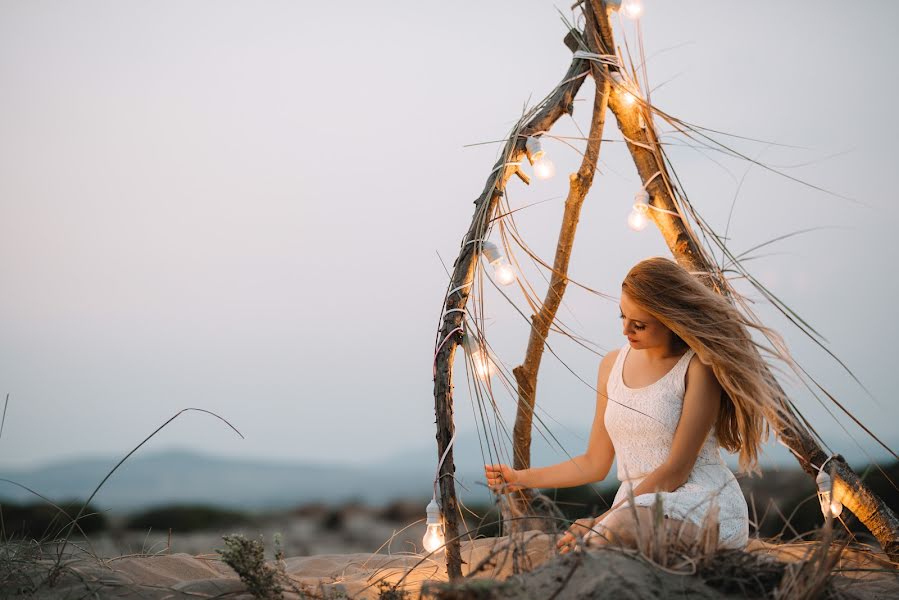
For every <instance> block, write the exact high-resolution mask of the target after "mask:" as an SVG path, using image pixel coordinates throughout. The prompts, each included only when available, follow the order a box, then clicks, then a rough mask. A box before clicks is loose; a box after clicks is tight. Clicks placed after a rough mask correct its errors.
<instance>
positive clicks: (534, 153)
mask: <svg viewBox="0 0 899 600" xmlns="http://www.w3.org/2000/svg"><path fill="white" fill-rule="evenodd" d="M524 149H525V151H526V152H527V155H528V160H529V161H531V165H532V166H533V167H534V175H536V176H537V178H538V179H549V178H550V177H552V176H553V175H555V174H556V165H554V164H553V161H551V160H549V158H548V157H547V156H546V150H544V149H543V145H542V144H541V143H540V138H538V137H533V136H528V138H527V139H526V140H525V142H524Z"/></svg>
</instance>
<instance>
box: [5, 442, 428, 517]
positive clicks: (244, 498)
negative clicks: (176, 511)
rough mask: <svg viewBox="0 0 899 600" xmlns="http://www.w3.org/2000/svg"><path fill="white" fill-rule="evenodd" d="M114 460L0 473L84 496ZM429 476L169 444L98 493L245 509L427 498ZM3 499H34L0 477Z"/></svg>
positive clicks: (105, 497)
mask: <svg viewBox="0 0 899 600" xmlns="http://www.w3.org/2000/svg"><path fill="white" fill-rule="evenodd" d="M117 461H118V459H113V458H110V459H96V458H88V459H80V460H79V459H73V460H68V461H65V462H59V463H54V464H50V465H47V466H43V467H39V468H36V469H29V470H22V471H5V472H0V477H3V478H5V479H11V480H13V481H16V482H17V483H20V484H22V485H25V486H27V487H30V488H32V489H34V490H35V491H38V492H40V493H41V494H43V495H45V496H47V497H49V498H52V499H57V500H60V499H65V498H86V497H87V496H88V495H89V494H90V493H91V491H93V488H94V487H96V485H97V484H98V483H99V482H100V481H101V480H102V479H103V477H104V476H105V475H106V473H107V472H109V470H110V469H112V467H113V466H115V463H116V462H117ZM432 476H433V475H432V474H429V473H427V472H425V470H423V469H422V470H419V471H418V472H409V471H408V470H405V469H403V470H398V469H387V468H378V469H371V468H354V467H348V466H345V465H322V464H310V463H300V462H297V463H287V462H283V463H279V462H270V461H262V460H235V459H232V458H222V457H215V456H208V455H204V454H200V453H196V452H192V451H184V450H174V451H166V452H159V453H156V454H149V455H146V456H140V455H136V456H133V457H132V458H130V459H129V460H128V461H127V462H126V463H125V464H123V465H122V466H121V467H120V468H119V470H118V471H116V473H115V474H114V475H113V476H112V478H110V480H109V481H108V482H107V483H106V484H105V485H104V486H103V488H102V489H101V490H100V492H99V493H98V494H97V497H96V499H95V504H97V505H98V506H102V507H105V508H128V509H136V508H140V507H145V506H152V505H158V504H165V503H174V502H182V503H204V504H215V505H220V506H227V507H235V508H242V509H253V508H273V507H278V506H288V505H294V504H299V503H305V502H313V501H323V502H329V503H330V502H339V501H348V500H353V499H359V500H364V501H366V502H370V503H381V502H386V501H389V500H391V499H393V498H396V497H415V496H420V497H422V498H424V497H426V496H427V495H428V494H429V492H428V490H429V486H430V481H429V480H430V478H431V477H432ZM0 498H7V499H10V500H15V501H25V500H33V499H34V496H33V495H32V494H30V493H29V492H27V491H26V490H23V489H21V488H19V487H16V486H13V485H10V484H7V483H0Z"/></svg>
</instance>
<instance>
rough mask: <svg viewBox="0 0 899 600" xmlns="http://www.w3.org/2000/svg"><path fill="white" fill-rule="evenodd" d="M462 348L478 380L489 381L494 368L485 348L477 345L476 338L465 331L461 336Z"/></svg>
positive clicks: (494, 370)
mask: <svg viewBox="0 0 899 600" xmlns="http://www.w3.org/2000/svg"><path fill="white" fill-rule="evenodd" d="M462 347H463V348H464V349H465V353H466V354H467V355H468V358H469V360H470V361H471V364H472V365H473V366H474V372H475V375H476V376H477V377H478V379H480V380H482V381H487V380H488V379H490V378H491V377H492V376H493V374H494V373H495V372H496V366H495V365H494V363H493V360H491V357H490V353H489V352H488V351H487V347H486V346H482V345H481V344H479V343H478V339H477V337H476V336H475V335H473V334H472V333H470V332H467V331H466V332H465V335H464V336H462Z"/></svg>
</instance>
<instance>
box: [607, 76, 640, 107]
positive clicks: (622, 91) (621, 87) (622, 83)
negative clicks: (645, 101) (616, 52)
mask: <svg viewBox="0 0 899 600" xmlns="http://www.w3.org/2000/svg"><path fill="white" fill-rule="evenodd" d="M610 76H611V77H612V81H614V82H615V84H616V85H615V92H616V93H617V94H618V97H619V98H621V103H622V104H624V105H625V106H627V107H630V106H633V105H634V104H635V103H636V102H637V97H636V96H635V95H634V93H633V92H632V91H631V86H630V84H629V83H628V82H627V81H626V80H625V79H624V75H622V74H621V71H612V72H611V73H610Z"/></svg>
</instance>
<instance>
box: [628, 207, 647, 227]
mask: <svg viewBox="0 0 899 600" xmlns="http://www.w3.org/2000/svg"><path fill="white" fill-rule="evenodd" d="M647 225H649V218H648V217H647V216H646V213H642V212H640V211H639V210H637V209H633V210H631V214H629V215H628V216H627V226H628V227H630V228H631V229H633V230H634V231H643V230H644V229H646V226H647Z"/></svg>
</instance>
